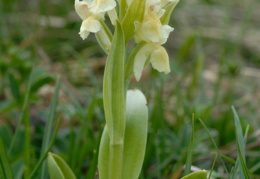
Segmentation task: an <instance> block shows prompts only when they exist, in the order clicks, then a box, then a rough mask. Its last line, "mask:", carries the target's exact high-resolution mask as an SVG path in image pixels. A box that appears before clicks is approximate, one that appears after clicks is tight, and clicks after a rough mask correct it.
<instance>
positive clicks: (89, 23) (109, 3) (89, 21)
mask: <svg viewBox="0 0 260 179" xmlns="http://www.w3.org/2000/svg"><path fill="white" fill-rule="evenodd" d="M115 7H116V2H115V0H94V1H91V0H82V1H80V0H76V1H75V10H76V12H77V14H78V15H79V17H80V18H81V19H82V20H83V22H82V24H81V27H80V32H79V34H80V36H81V38H82V39H83V40H84V39H86V38H87V37H88V35H89V33H90V32H92V33H99V32H100V33H101V34H102V36H104V35H105V30H104V28H103V27H102V25H101V23H100V21H103V20H104V15H105V13H106V12H107V13H108V15H109V17H110V19H111V22H112V24H115V22H116V20H117V13H116V10H115ZM101 31H102V32H101ZM106 39H108V38H106Z"/></svg>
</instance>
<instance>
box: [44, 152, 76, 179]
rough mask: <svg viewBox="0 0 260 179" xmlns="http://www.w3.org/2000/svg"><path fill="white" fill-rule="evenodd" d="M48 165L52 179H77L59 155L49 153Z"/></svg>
mask: <svg viewBox="0 0 260 179" xmlns="http://www.w3.org/2000/svg"><path fill="white" fill-rule="evenodd" d="M47 163H48V171H49V175H50V178H51V179H76V177H75V175H74V173H73V172H72V171H71V169H70V168H69V166H68V165H67V164H66V162H65V161H64V160H63V159H62V158H61V157H59V156H58V155H55V154H52V153H49V154H48V158H47Z"/></svg>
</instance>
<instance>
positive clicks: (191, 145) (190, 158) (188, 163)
mask: <svg viewBox="0 0 260 179" xmlns="http://www.w3.org/2000/svg"><path fill="white" fill-rule="evenodd" d="M193 143H194V114H193V115H192V131H191V137H190V144H189V149H188V155H187V160H186V164H185V170H184V176H186V175H188V174H189V173H190V171H191V170H190V169H191V163H192V152H193Z"/></svg>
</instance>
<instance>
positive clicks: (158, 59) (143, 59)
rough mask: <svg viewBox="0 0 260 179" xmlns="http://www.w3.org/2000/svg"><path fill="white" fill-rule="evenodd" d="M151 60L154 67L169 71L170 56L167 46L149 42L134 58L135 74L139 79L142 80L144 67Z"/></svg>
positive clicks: (165, 71) (161, 70) (160, 70)
mask: <svg viewBox="0 0 260 179" xmlns="http://www.w3.org/2000/svg"><path fill="white" fill-rule="evenodd" d="M147 60H149V61H150V62H151V64H152V67H153V68H154V69H156V70H158V71H159V72H164V73H165V74H167V73H169V72H170V71H171V70H170V66H169V56H168V53H167V52H166V50H165V48H164V47H162V46H161V45H160V44H158V43H147V44H146V45H144V46H143V47H142V48H141V49H140V50H139V52H138V53H137V54H136V56H135V59H134V76H135V78H136V80H137V81H139V80H140V78H141V75H142V71H143V68H144V66H145V64H146V63H147Z"/></svg>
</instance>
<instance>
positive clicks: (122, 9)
mask: <svg viewBox="0 0 260 179" xmlns="http://www.w3.org/2000/svg"><path fill="white" fill-rule="evenodd" d="M117 1H118V3H119V7H120V13H119V20H120V22H121V20H122V19H123V18H124V16H125V12H126V9H127V2H126V0H117Z"/></svg>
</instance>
